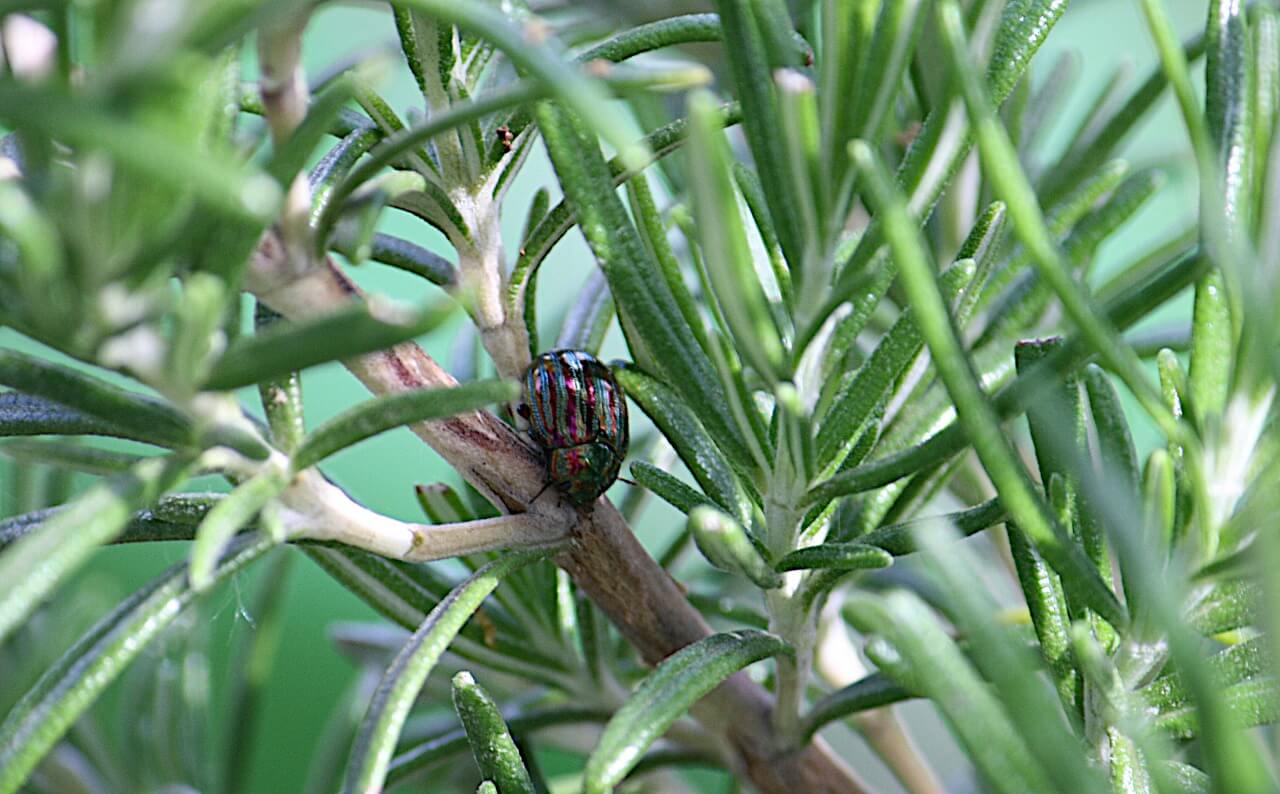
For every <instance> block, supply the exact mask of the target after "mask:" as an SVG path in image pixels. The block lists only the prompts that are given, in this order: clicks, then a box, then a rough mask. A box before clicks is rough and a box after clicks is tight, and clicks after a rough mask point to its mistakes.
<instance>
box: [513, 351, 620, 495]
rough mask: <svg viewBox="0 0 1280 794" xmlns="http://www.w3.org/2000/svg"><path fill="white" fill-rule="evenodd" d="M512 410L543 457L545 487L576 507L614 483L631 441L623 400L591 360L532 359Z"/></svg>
mask: <svg viewBox="0 0 1280 794" xmlns="http://www.w3.org/2000/svg"><path fill="white" fill-rule="evenodd" d="M516 410H517V413H519V414H520V416H521V417H522V418H524V419H525V420H526V421H527V422H528V423H529V435H530V436H532V437H533V440H534V441H535V442H536V443H537V444H538V446H540V447H542V451H543V452H544V453H545V454H546V456H547V479H548V480H549V481H550V482H549V484H550V485H554V486H555V487H556V488H558V489H560V491H562V492H563V493H564V494H565V495H566V496H567V497H569V500H570V501H572V502H573V503H574V504H579V505H584V504H589V503H590V502H592V501H594V500H595V498H596V497H597V496H599V495H600V494H602V493H604V492H605V491H606V490H607V489H608V488H609V486H610V485H613V482H614V480H616V479H618V471H619V469H620V468H621V467H622V459H623V458H625V457H626V455H627V445H628V443H629V442H630V435H629V431H628V429H627V401H626V397H625V396H624V395H623V393H622V388H621V387H620V386H619V385H618V381H617V380H616V379H615V378H614V377H613V373H612V372H610V371H609V368H608V367H606V366H605V365H604V364H602V363H601V362H600V361H599V359H597V358H596V357H595V356H593V355H591V354H590V353H584V352H582V351H580V350H552V351H550V352H548V353H543V354H542V355H540V356H538V357H537V358H535V359H534V360H533V363H532V364H530V365H529V369H528V370H526V371H525V375H524V402H522V403H521V404H520V406H519V407H518V408H517V409H516Z"/></svg>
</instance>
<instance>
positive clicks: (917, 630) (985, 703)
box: [847, 592, 1054, 794]
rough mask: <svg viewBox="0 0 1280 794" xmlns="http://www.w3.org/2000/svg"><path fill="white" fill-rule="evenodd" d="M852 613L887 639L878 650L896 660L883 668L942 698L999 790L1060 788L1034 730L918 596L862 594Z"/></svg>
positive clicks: (955, 728) (862, 626)
mask: <svg viewBox="0 0 1280 794" xmlns="http://www.w3.org/2000/svg"><path fill="white" fill-rule="evenodd" d="M847 613H848V614H849V615H850V617H851V618H852V620H853V622H854V625H855V626H857V628H858V629H859V630H860V631H863V632H865V633H868V634H875V635H878V636H879V637H882V638H883V639H884V641H885V642H887V644H888V645H889V646H890V647H889V648H887V649H885V650H887V655H886V654H885V653H880V652H877V653H876V655H877V656H879V657H880V660H881V661H883V662H885V663H887V664H889V666H890V667H891V669H885V670H884V672H885V673H887V674H888V675H889V677H890V678H893V679H895V680H896V681H897V683H898V684H899V685H904V688H906V689H909V690H916V691H919V693H920V694H921V695H922V696H925V697H928V698H929V699H931V700H933V701H934V703H936V704H937V707H938V710H939V711H941V712H942V715H943V717H944V718H945V719H946V721H947V723H948V724H949V725H950V726H951V730H952V732H953V733H955V735H956V738H957V739H959V740H960V743H961V744H962V745H963V746H964V747H965V749H966V750H967V751H968V754H969V757H970V758H971V759H972V760H973V762H974V764H975V765H976V766H977V767H978V769H979V770H980V771H981V772H982V774H983V778H984V779H985V780H986V782H987V785H988V786H990V788H991V789H992V790H993V791H1000V792H1007V794H1025V792H1028V791H1052V790H1054V789H1053V787H1052V786H1051V785H1049V779H1048V778H1047V776H1046V774H1045V771H1044V770H1043V769H1042V768H1041V767H1040V765H1039V764H1037V763H1036V761H1035V759H1034V758H1033V757H1032V755H1031V752H1030V750H1029V748H1028V747H1027V743H1026V741H1027V740H1028V739H1030V737H1024V736H1023V735H1021V734H1020V733H1019V732H1018V730H1017V729H1016V728H1015V727H1014V725H1013V723H1012V722H1011V720H1010V717H1009V715H1008V714H1007V713H1006V712H1005V711H1004V709H1002V708H1001V705H1000V702H999V701H998V700H996V698H995V696H994V695H993V694H992V692H991V689H990V688H989V687H988V685H987V684H986V682H985V681H983V680H982V678H981V677H980V676H979V675H978V673H977V671H976V670H974V669H973V667H972V666H971V665H970V664H969V662H968V660H966V659H965V657H964V655H963V654H962V653H961V652H960V649H959V648H958V647H957V646H956V643H955V641H954V640H952V639H951V638H950V637H949V636H947V633H946V631H944V630H943V628H942V625H941V624H940V623H939V622H938V619H937V618H936V617H934V615H933V614H932V612H930V610H929V609H928V607H926V606H925V605H924V603H923V602H922V601H921V600H920V599H919V597H918V596H916V595H914V594H912V593H907V592H894V593H890V594H889V595H888V596H885V597H883V598H873V597H871V596H867V595H861V594H859V595H856V596H854V597H852V598H851V599H850V601H849V605H848V607H847ZM881 667H882V669H883V668H884V667H885V665H881ZM907 679H909V681H907ZM906 684H909V685H906ZM1038 717H1039V715H1037V718H1038Z"/></svg>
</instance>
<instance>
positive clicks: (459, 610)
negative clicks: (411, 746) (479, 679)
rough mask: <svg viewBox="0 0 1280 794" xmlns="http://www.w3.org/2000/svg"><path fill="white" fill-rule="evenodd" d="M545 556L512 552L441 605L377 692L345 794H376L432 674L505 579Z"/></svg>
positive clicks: (354, 750)
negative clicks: (412, 710)
mask: <svg viewBox="0 0 1280 794" xmlns="http://www.w3.org/2000/svg"><path fill="white" fill-rule="evenodd" d="M545 556H546V552H545V551H537V552H524V553H515V554H508V555H506V556H503V557H500V558H498V559H496V560H494V561H493V562H491V563H489V564H488V565H486V566H484V567H483V568H481V569H480V570H478V571H476V572H475V573H474V574H472V575H471V576H470V577H469V578H467V579H466V581H464V582H462V583H461V584H459V585H458V586H457V587H455V588H454V589H453V590H452V591H450V593H449V595H447V596H446V597H445V598H444V599H443V600H442V601H441V602H440V603H439V604H437V605H436V607H435V608H434V609H432V610H431V613H430V614H428V615H427V618H426V620H424V621H423V622H422V625H421V626H419V627H418V630H417V631H415V632H414V633H413V636H412V637H410V638H409V641H408V642H406V643H405V645H404V647H403V648H401V649H400V653H399V654H397V655H396V658H395V660H394V661H392V663H391V666H390V667H389V668H387V671H386V673H384V674H383V676H382V681H381V682H380V683H379V684H378V689H377V691H376V692H374V695H373V702H372V703H370V704H369V711H368V712H367V713H366V714H365V718H364V722H363V723H362V724H361V726H360V732H359V735H358V736H357V737H356V741H355V744H354V745H353V746H352V748H351V758H350V759H349V760H348V762H347V776H346V782H345V783H344V784H343V787H342V791H343V793H344V794H373V792H378V791H381V790H382V786H383V780H384V778H385V777H386V774H387V767H388V765H389V764H390V762H391V756H392V754H393V753H394V752H395V749H396V743H397V742H398V741H399V739H400V729H401V728H402V727H403V726H404V721H405V718H406V717H408V716H409V709H410V708H412V706H413V703H414V701H415V700H417V698H418V693H419V692H420V691H421V690H422V686H423V684H424V683H426V680H427V676H428V675H430V674H431V671H432V670H433V669H434V668H435V666H436V662H438V661H439V660H440V656H441V655H442V654H444V652H445V649H446V648H448V647H449V646H450V644H451V643H452V642H453V640H454V637H456V636H457V634H458V632H459V631H461V630H462V627H463V626H464V625H466V623H467V621H468V620H470V618H471V615H472V613H474V612H475V611H476V610H477V609H479V608H480V604H481V603H482V602H483V601H484V600H485V598H486V597H488V595H489V594H490V593H492V592H493V590H494V588H496V587H497V586H498V584H499V583H500V582H501V581H502V579H503V577H505V576H507V575H508V574H510V573H512V572H513V571H517V570H519V569H520V568H523V567H524V566H526V565H528V564H529V563H532V562H535V561H537V560H540V559H542V558H543V557H545Z"/></svg>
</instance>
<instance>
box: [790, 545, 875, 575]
mask: <svg viewBox="0 0 1280 794" xmlns="http://www.w3.org/2000/svg"><path fill="white" fill-rule="evenodd" d="M890 565H893V555H892V554H890V553H889V552H887V551H885V550H884V549H882V548H879V547H877V546H871V545H867V544H866V543H823V544H821V545H818V546H806V547H805V548H803V549H796V550H795V551H793V552H790V553H789V554H787V556H785V557H783V558H782V559H781V560H779V561H778V564H777V565H776V566H774V567H775V569H776V570H779V571H800V570H805V569H808V568H827V569H831V570H837V571H870V570H875V569H877V568H888V567H889V566H890Z"/></svg>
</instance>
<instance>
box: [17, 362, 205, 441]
mask: <svg viewBox="0 0 1280 794" xmlns="http://www.w3.org/2000/svg"><path fill="white" fill-rule="evenodd" d="M0 386H9V387H12V388H14V389H17V390H18V391H21V392H26V393H27V394H28V395H34V396H36V397H43V398H45V399H48V400H53V401H54V402H56V403H59V404H61V405H63V406H66V407H67V408H70V409H73V410H74V411H77V412H82V413H83V414H85V415H86V416H88V417H91V418H92V419H94V420H96V421H97V422H100V423H102V425H105V426H106V427H109V428H119V430H118V431H115V432H112V433H110V435H119V436H120V437H122V438H132V439H136V440H138V441H146V442H148V443H152V444H156V445H158V446H169V447H178V446H184V445H186V444H187V443H189V442H190V441H191V440H192V439H191V435H192V433H191V424H190V421H189V420H188V419H187V418H186V417H185V416H183V415H182V414H181V413H180V412H179V411H178V410H177V409H176V408H174V407H172V406H170V405H168V404H166V403H163V402H161V401H159V400H157V399H155V398H152V397H148V396H146V395H143V394H138V393H136V392H131V391H126V390H125V389H121V388H119V387H118V386H112V385H110V384H107V383H104V382H103V381H100V380H98V379H97V378H94V377H91V376H90V375H87V374H86V373H84V372H81V371H80V370H76V369H71V368H70V367H64V366H60V365H58V364H52V363H50V362H48V361H44V360H41V359H38V358H35V357H33V356H28V355H24V354H22V353H19V352H17V351H16V350H0ZM2 396H4V395H0V397H2ZM11 399H17V398H11ZM0 405H3V404H2V403H0ZM66 419H67V420H69V419H70V417H66Z"/></svg>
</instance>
